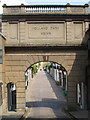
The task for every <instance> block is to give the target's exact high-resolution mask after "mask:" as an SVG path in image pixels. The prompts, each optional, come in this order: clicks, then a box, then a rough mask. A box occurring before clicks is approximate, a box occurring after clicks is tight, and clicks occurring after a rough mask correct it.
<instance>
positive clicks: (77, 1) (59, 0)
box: [0, 0, 90, 13]
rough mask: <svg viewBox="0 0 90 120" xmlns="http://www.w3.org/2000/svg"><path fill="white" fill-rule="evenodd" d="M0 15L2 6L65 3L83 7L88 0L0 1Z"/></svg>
mask: <svg viewBox="0 0 90 120" xmlns="http://www.w3.org/2000/svg"><path fill="white" fill-rule="evenodd" d="M0 1H1V2H0V13H2V12H3V10H2V5H3V4H7V5H20V4H22V3H23V4H25V5H38V4H39V5H42V4H45V5H47V4H49V5H50V4H51V5H52V4H53V5H54V4H55V5H57V4H59V5H63V4H64V5H65V4H67V3H70V4H76V5H77V4H79V5H84V4H86V3H88V2H89V1H90V0H0Z"/></svg>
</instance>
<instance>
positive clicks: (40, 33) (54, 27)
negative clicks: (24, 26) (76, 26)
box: [28, 23, 65, 39]
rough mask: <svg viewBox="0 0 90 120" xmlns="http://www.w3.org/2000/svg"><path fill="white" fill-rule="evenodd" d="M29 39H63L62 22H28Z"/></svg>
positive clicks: (63, 28)
mask: <svg viewBox="0 0 90 120" xmlns="http://www.w3.org/2000/svg"><path fill="white" fill-rule="evenodd" d="M28 32H29V34H28V35H29V39H38V38H39V39H64V36H65V25H64V23H57V24H55V23H51V24H48V23H46V24H41V23H39V24H35V23H34V24H29V25H28Z"/></svg>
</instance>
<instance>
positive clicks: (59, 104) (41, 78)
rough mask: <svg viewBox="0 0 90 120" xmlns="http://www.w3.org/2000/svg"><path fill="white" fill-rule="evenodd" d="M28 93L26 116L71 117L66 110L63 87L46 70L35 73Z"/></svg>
mask: <svg viewBox="0 0 90 120" xmlns="http://www.w3.org/2000/svg"><path fill="white" fill-rule="evenodd" d="M26 93H27V94H26V107H27V112H26V114H25V118H27V119H29V118H64V119H65V118H69V116H68V115H67V114H66V113H65V112H64V108H65V107H66V98H65V96H64V95H63V91H62V88H61V87H60V86H57V85H56V84H55V81H54V80H53V79H52V77H51V76H50V75H49V74H48V73H46V72H45V71H43V70H41V71H39V72H38V73H37V74H36V75H35V77H34V78H33V80H32V81H31V82H30V84H29V86H28V89H27V91H26ZM69 119H70V118H69Z"/></svg>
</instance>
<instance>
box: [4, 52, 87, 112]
mask: <svg viewBox="0 0 90 120" xmlns="http://www.w3.org/2000/svg"><path fill="white" fill-rule="evenodd" d="M83 57H84V58H83ZM86 59H87V51H86V52H85V51H78V50H72V52H71V51H70V50H68V51H54V52H53V51H50V52H44V53H43V52H42V51H37V50H36V51H31V52H30V51H27V52H21V53H18V52H17V51H16V52H15V53H9V52H6V56H5V81H6V83H8V82H15V83H16V87H17V93H16V94H17V110H19V109H25V76H24V74H25V71H26V69H27V68H28V67H29V66H30V65H32V64H34V63H36V62H40V61H47V62H48V61H54V62H56V63H58V64H62V66H63V67H64V68H66V70H67V74H68V97H67V102H68V106H70V108H74V107H76V83H78V81H80V80H81V81H82V80H85V78H84V77H83V76H82V74H83V75H85V73H84V71H85V70H84V69H85V66H86ZM6 106H7V105H6Z"/></svg>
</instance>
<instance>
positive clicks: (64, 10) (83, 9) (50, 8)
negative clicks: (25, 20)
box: [3, 4, 88, 14]
mask: <svg viewBox="0 0 90 120" xmlns="http://www.w3.org/2000/svg"><path fill="white" fill-rule="evenodd" d="M43 13H45V14H48V13H49V14H50V13H51V14H53V13H54V14H88V5H87V4H85V5H70V4H67V5H24V4H21V5H20V6H7V5H6V4H4V5H3V14H43Z"/></svg>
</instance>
